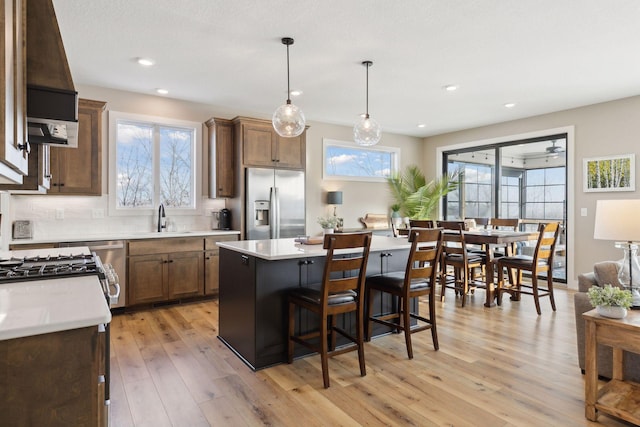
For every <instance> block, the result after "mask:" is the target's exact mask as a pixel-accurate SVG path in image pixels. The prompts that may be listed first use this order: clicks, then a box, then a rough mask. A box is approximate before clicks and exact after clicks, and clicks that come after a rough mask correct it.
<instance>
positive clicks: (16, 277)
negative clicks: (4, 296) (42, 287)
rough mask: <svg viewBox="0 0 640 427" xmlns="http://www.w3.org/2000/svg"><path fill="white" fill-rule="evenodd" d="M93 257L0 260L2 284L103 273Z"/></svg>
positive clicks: (44, 257)
mask: <svg viewBox="0 0 640 427" xmlns="http://www.w3.org/2000/svg"><path fill="white" fill-rule="evenodd" d="M98 264H99V262H97V260H96V258H95V257H94V256H93V255H85V254H79V255H72V254H61V255H47V256H34V257H24V258H19V257H12V258H9V259H0V283H1V282H17V281H21V280H39V279H50V278H58V277H65V276H77V275H98V274H102V273H103V272H102V271H101V269H100V268H99V265H98Z"/></svg>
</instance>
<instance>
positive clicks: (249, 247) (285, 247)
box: [216, 235, 411, 261]
mask: <svg viewBox="0 0 640 427" xmlns="http://www.w3.org/2000/svg"><path fill="white" fill-rule="evenodd" d="M216 244H217V245H218V246H220V247H221V248H225V249H230V250H232V251H236V252H240V253H243V254H246V255H251V256H255V257H258V258H262V259H266V260H268V261H275V260H280V259H292V258H306V257H316V256H326V254H327V251H326V250H325V249H323V248H322V244H319V245H303V244H301V243H296V242H295V239H293V238H292V239H268V240H240V241H234V242H217V243H216ZM410 247H411V245H410V244H409V242H408V240H407V239H406V238H396V237H386V236H376V235H374V236H373V239H372V240H371V249H370V251H371V252H377V251H390V250H396V249H409V248H410ZM343 252H345V253H348V252H349V250H344V251H343Z"/></svg>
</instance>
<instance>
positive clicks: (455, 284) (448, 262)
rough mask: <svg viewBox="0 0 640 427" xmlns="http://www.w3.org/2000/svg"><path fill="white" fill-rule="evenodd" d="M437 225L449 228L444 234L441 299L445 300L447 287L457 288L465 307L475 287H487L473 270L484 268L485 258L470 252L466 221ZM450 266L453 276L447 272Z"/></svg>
mask: <svg viewBox="0 0 640 427" xmlns="http://www.w3.org/2000/svg"><path fill="white" fill-rule="evenodd" d="M437 225H438V226H439V227H442V228H444V229H445V230H449V231H448V232H446V233H445V234H444V237H443V240H444V243H443V245H442V256H441V267H440V282H441V290H440V300H441V301H444V295H445V290H446V288H451V289H454V290H455V293H456V295H458V294H460V296H461V297H462V303H461V306H462V307H464V305H465V301H466V296H467V294H468V293H469V292H471V293H474V292H475V289H476V288H478V287H480V288H486V285H485V284H484V282H483V281H482V280H478V279H477V278H476V277H475V275H474V273H473V270H475V269H476V268H480V269H482V268H483V266H484V259H483V257H481V256H480V255H478V254H474V253H472V252H469V250H468V249H467V245H466V243H465V241H464V233H463V230H464V226H465V223H464V221H438V222H437ZM448 267H452V268H453V277H450V276H449V275H448V274H447V269H448Z"/></svg>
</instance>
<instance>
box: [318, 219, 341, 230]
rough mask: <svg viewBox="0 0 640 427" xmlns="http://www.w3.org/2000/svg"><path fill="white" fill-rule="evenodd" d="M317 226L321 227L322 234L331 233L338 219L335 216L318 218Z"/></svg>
mask: <svg viewBox="0 0 640 427" xmlns="http://www.w3.org/2000/svg"><path fill="white" fill-rule="evenodd" d="M318 224H320V227H322V230H323V231H324V234H327V233H333V230H334V229H335V228H336V226H337V225H338V217H335V216H324V217H323V216H319V217H318Z"/></svg>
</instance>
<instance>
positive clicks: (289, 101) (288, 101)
mask: <svg viewBox="0 0 640 427" xmlns="http://www.w3.org/2000/svg"><path fill="white" fill-rule="evenodd" d="M287 104H291V89H290V88H289V45H288V44H287Z"/></svg>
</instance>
